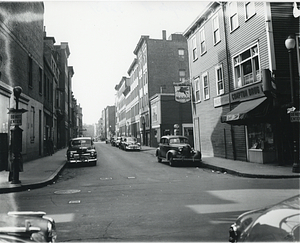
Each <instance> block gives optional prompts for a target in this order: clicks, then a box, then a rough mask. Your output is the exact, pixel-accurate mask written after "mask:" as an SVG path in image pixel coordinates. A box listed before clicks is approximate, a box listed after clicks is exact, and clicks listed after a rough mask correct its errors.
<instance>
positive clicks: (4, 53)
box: [0, 2, 44, 161]
mask: <svg viewBox="0 0 300 243" xmlns="http://www.w3.org/2000/svg"><path fill="white" fill-rule="evenodd" d="M0 9H1V11H0V42H1V47H2V48H1V50H0V60H1V67H0V69H1V70H0V72H1V77H0V111H1V114H2V115H1V116H0V124H1V125H0V130H1V131H0V132H1V134H2V135H3V138H4V140H2V141H1V147H2V148H4V149H6V150H7V148H8V147H7V144H8V143H10V117H9V116H8V115H6V114H7V112H8V110H7V109H8V108H15V105H16V104H15V99H14V95H13V92H12V90H13V88H14V87H15V86H21V88H22V89H23V91H22V93H21V97H20V100H19V109H26V110H27V112H26V113H23V115H22V125H21V126H20V127H21V129H22V130H23V133H22V155H23V159H24V160H25V161H26V160H29V159H32V158H36V157H37V156H39V155H42V154H43V151H42V148H43V130H42V126H43V102H44V97H43V89H42V87H43V37H44V35H43V14H44V5H43V3H42V2H1V3H0ZM25 12H26V13H27V15H25V14H23V13H25ZM28 16H30V18H28ZM33 33H34V34H33ZM5 159H7V157H6V158H5Z"/></svg>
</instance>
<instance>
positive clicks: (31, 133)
mask: <svg viewBox="0 0 300 243" xmlns="http://www.w3.org/2000/svg"><path fill="white" fill-rule="evenodd" d="M29 126H30V127H29V130H30V142H31V143H34V128H35V110H34V107H33V106H31V108H30V124H29Z"/></svg>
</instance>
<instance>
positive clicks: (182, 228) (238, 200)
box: [0, 143, 299, 242]
mask: <svg viewBox="0 0 300 243" xmlns="http://www.w3.org/2000/svg"><path fill="white" fill-rule="evenodd" d="M96 148H97V152H98V164H97V166H95V167H93V166H84V167H82V166H72V167H67V168H66V169H65V170H64V171H63V173H62V174H61V175H60V178H59V179H58V181H56V183H54V184H52V185H50V186H47V187H44V188H40V189H35V190H30V191H25V192H17V193H9V194H1V195H0V203H1V213H5V212H7V211H12V210H34V211H45V212H46V213H47V215H49V216H51V217H53V218H54V219H55V221H56V225H57V232H58V238H57V240H58V241H59V242H71V241H73V242H74V241H77V242H78V241H82V242H92V241H98V242H99V241H114V242H116V241H119V242H121V241H123V242H124V241H127V242H128V241H131V242H132V241H139V242H141V241H159V242H160V241H164V242H165V241H177V242H178V241H185V242H187V241H190V242H191V241H197V242H208V241H210V242H211V241H213V242H228V229H229V226H230V224H231V223H232V222H233V221H234V220H235V219H236V217H237V216H238V215H239V214H241V213H242V212H245V211H247V210H250V209H255V208H259V207H263V206H266V205H270V204H274V203H276V202H279V201H281V200H284V199H286V198H288V197H291V196H294V195H296V194H297V193H298V191H299V180H298V179H249V178H242V177H236V176H232V175H229V174H222V173H216V172H212V171H211V170H208V169H203V168H199V167H196V166H179V167H170V166H169V165H168V164H167V163H158V162H157V161H156V158H155V157H154V155H153V154H148V153H145V152H125V151H122V150H120V149H118V148H115V147H112V146H111V145H110V144H105V143H96Z"/></svg>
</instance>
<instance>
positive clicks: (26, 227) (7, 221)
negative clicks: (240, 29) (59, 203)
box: [0, 211, 57, 242]
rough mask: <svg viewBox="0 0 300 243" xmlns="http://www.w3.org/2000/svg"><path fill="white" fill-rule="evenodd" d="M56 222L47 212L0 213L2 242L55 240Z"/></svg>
mask: <svg viewBox="0 0 300 243" xmlns="http://www.w3.org/2000/svg"><path fill="white" fill-rule="evenodd" d="M56 237H57V233H56V227H55V222H54V220H53V219H52V218H49V217H47V216H46V213H45V212H31V211H20V212H8V213H7V214H3V215H0V242H55V241H56Z"/></svg>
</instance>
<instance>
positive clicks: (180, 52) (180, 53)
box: [178, 49, 185, 59]
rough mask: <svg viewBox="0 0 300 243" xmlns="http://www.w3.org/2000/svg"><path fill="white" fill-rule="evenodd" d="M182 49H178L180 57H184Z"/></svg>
mask: <svg viewBox="0 0 300 243" xmlns="http://www.w3.org/2000/svg"><path fill="white" fill-rule="evenodd" d="M184 54H185V53H184V49H178V56H179V57H180V58H182V59H184Z"/></svg>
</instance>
